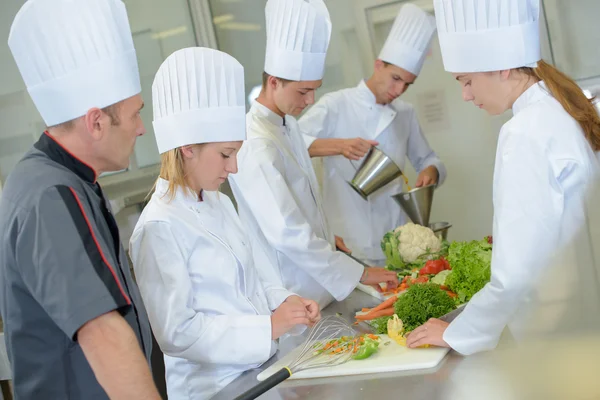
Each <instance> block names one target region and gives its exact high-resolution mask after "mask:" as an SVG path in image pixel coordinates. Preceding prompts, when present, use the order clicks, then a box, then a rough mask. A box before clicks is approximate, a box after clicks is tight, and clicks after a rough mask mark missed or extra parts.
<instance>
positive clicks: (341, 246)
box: [335, 236, 352, 254]
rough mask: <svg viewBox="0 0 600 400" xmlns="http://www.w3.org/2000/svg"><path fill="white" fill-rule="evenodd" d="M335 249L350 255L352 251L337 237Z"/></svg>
mask: <svg viewBox="0 0 600 400" xmlns="http://www.w3.org/2000/svg"><path fill="white" fill-rule="evenodd" d="M335 247H336V249H338V250H341V251H343V252H344V253H348V254H352V251H350V249H349V248H348V247H346V243H344V239H342V238H341V237H339V236H336V237H335Z"/></svg>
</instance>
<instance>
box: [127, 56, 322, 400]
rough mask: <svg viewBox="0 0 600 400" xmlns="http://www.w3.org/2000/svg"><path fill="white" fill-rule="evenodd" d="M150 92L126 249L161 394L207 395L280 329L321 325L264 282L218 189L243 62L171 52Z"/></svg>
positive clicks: (267, 349)
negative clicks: (159, 369) (146, 168)
mask: <svg viewBox="0 0 600 400" xmlns="http://www.w3.org/2000/svg"><path fill="white" fill-rule="evenodd" d="M152 94H153V106H154V130H155V135H156V142H157V144H158V149H159V151H160V153H161V171H160V178H159V179H158V181H157V183H156V190H155V193H154V194H153V195H152V198H151V200H150V202H149V204H148V206H147V207H146V208H145V209H144V212H143V213H142V215H141V217H140V220H139V222H138V223H137V225H136V227H135V231H134V233H133V235H132V237H131V245H130V249H131V257H132V260H133V264H134V268H135V273H136V277H137V281H138V283H139V286H140V290H141V293H142V297H143V299H144V303H145V304H146V306H147V309H148V315H149V317H150V323H151V326H152V329H153V332H154V334H155V336H156V339H157V342H158V343H159V345H160V347H161V350H162V351H163V353H164V354H165V367H166V379H167V391H168V394H169V397H170V398H174V399H206V398H210V397H212V396H213V395H214V394H215V393H216V392H218V391H219V390H221V389H222V388H223V387H224V386H225V385H227V384H228V383H229V382H231V381H232V380H233V379H235V378H236V377H237V376H239V375H240V374H241V373H242V372H244V371H245V370H248V369H250V368H255V367H257V366H259V365H261V364H262V363H263V362H265V361H267V360H268V359H269V358H270V357H271V356H272V355H273V354H274V353H275V351H276V349H277V339H278V338H280V337H281V336H282V335H284V334H286V333H287V332H289V331H291V330H292V329H293V328H295V327H296V328H300V329H301V327H302V326H304V325H310V324H312V323H314V322H315V321H317V320H318V319H319V317H320V314H319V308H318V305H317V304H316V303H315V302H313V301H309V300H305V299H302V298H300V297H298V296H296V295H294V294H293V293H290V292H288V291H287V290H285V289H283V288H279V287H275V286H273V285H268V284H264V283H263V282H261V280H260V279H259V276H258V273H257V271H256V270H255V266H254V263H253V258H252V251H251V249H250V247H249V241H248V238H247V237H246V234H245V232H244V230H243V229H242V226H241V223H240V221H239V219H238V216H237V214H236V212H235V209H234V207H233V205H232V203H231V201H230V199H229V198H228V197H227V196H226V195H224V194H222V193H218V192H217V190H218V188H219V185H221V184H222V183H223V182H224V181H225V180H226V179H227V177H228V176H229V174H234V173H236V171H237V161H236V155H237V152H238V150H239V149H240V147H241V145H242V140H244V139H245V108H244V99H245V95H244V81H243V68H242V66H241V65H240V64H239V63H238V62H237V61H236V60H235V59H234V58H233V57H231V56H229V55H227V54H225V53H222V52H219V51H216V50H212V49H205V48H188V49H183V50H179V51H177V52H175V53H173V54H172V55H171V56H169V57H168V58H167V59H166V60H165V62H164V63H163V65H162V66H161V67H160V69H159V71H158V73H157V75H156V78H155V80H154V84H153V86H152ZM273 310H274V311H273ZM272 311H273V312H272Z"/></svg>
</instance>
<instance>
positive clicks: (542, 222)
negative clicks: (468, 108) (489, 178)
mask: <svg viewBox="0 0 600 400" xmlns="http://www.w3.org/2000/svg"><path fill="white" fill-rule="evenodd" d="M503 134H504V133H501V135H503ZM515 136H516V135H515ZM511 141H512V143H511V145H510V147H508V146H507V147H505V148H504V149H505V151H504V153H503V154H498V157H501V160H500V162H499V163H498V164H497V165H498V167H497V171H496V176H495V177H494V229H493V238H494V244H493V251H492V276H491V281H490V282H489V283H488V284H487V285H486V286H485V287H484V288H483V289H481V290H480V291H479V292H478V293H477V294H476V295H475V296H473V298H472V299H471V300H470V301H469V303H468V304H467V305H466V307H465V309H464V311H463V312H462V313H461V314H460V315H459V316H458V317H457V318H456V319H455V320H454V321H452V323H451V324H450V326H449V327H448V328H447V329H446V332H445V333H444V340H445V341H446V342H447V343H448V344H449V345H450V346H451V347H452V348H453V349H455V350H456V351H458V352H459V353H462V354H466V355H468V354H472V353H476V352H480V351H486V350H491V349H493V348H495V347H496V345H497V344H498V341H499V339H500V335H501V334H502V331H503V330H504V328H505V326H506V325H507V324H508V323H509V322H511V321H512V319H513V316H514V315H515V313H516V312H517V310H518V309H519V308H520V307H523V306H524V303H523V302H524V301H525V299H526V298H527V297H528V295H529V294H530V293H531V292H532V290H533V289H534V285H535V283H536V282H537V280H538V279H539V277H540V275H541V273H542V272H543V271H544V269H545V268H548V266H549V265H550V259H551V256H552V254H553V252H554V251H555V250H556V248H557V246H558V241H559V235H560V232H559V231H560V227H561V221H562V218H563V210H564V209H563V207H564V195H565V194H564V191H563V189H562V187H561V186H560V183H559V182H558V180H557V178H555V177H557V176H558V175H557V174H555V171H554V170H553V168H552V165H551V164H550V160H549V159H548V157H547V155H546V154H545V151H544V149H543V148H541V146H540V145H539V144H538V143H532V142H531V140H530V139H526V135H519V136H518V137H517V138H516V139H512V140H511Z"/></svg>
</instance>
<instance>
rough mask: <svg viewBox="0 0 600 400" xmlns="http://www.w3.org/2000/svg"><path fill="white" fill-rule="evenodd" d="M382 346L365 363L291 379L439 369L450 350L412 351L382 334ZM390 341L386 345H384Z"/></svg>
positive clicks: (286, 360)
mask: <svg viewBox="0 0 600 400" xmlns="http://www.w3.org/2000/svg"><path fill="white" fill-rule="evenodd" d="M379 336H380V337H381V344H380V345H379V350H378V351H377V353H375V354H373V355H372V356H371V357H369V358H367V359H366V360H352V359H351V360H350V361H348V362H346V363H345V364H341V365H337V366H334V367H322V368H314V369H308V370H304V371H300V372H296V373H294V374H292V376H291V377H290V378H289V379H308V378H324V377H331V376H346V375H360V374H373V373H383V372H396V371H408V370H414V369H428V368H434V367H435V366H437V365H438V364H439V363H440V362H441V361H442V360H443V359H444V357H445V356H446V354H447V353H448V351H449V349H447V348H442V347H431V348H428V349H409V348H406V347H404V346H400V345H399V344H397V343H396V342H394V341H393V340H392V339H390V338H389V337H388V336H387V335H379ZM388 341H389V342H390V344H388V345H387V346H385V345H384V343H385V342H388ZM301 349H302V346H299V347H297V348H296V349H294V350H293V351H292V352H291V353H290V354H288V355H287V356H285V357H284V358H283V359H281V360H279V361H277V362H276V363H275V364H273V365H272V366H270V367H269V368H267V369H266V370H264V371H263V372H261V373H260V374H259V375H258V377H257V379H258V380H259V381H264V380H265V379H267V378H268V377H269V376H271V375H273V374H274V373H276V372H277V371H279V370H280V369H281V368H283V367H285V366H289V364H290V363H291V362H292V361H294V359H295V358H296V357H297V356H298V354H299V353H300V351H301Z"/></svg>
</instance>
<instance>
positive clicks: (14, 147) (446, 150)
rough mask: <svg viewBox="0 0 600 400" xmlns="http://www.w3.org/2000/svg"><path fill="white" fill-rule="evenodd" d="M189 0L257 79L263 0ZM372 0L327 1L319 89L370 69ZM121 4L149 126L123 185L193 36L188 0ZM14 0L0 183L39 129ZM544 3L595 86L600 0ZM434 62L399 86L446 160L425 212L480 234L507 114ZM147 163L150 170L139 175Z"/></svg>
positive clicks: (5, 54)
mask: <svg viewBox="0 0 600 400" xmlns="http://www.w3.org/2000/svg"><path fill="white" fill-rule="evenodd" d="M191 1H192V2H193V3H202V2H207V3H208V4H210V8H211V10H212V14H213V15H212V17H213V21H214V27H215V32H216V34H217V41H218V46H219V48H220V49H221V50H223V51H226V52H229V53H231V54H232V55H234V56H235V57H236V58H237V59H238V60H239V61H240V62H241V63H242V64H243V65H244V67H245V71H246V88H247V91H248V93H249V92H250V90H251V89H252V88H254V87H256V86H257V85H260V78H261V73H262V70H263V64H264V48H265V32H264V5H265V3H266V1H265V0H191ZM375 1H377V0H356V1H350V0H325V2H326V4H327V6H328V8H329V11H330V14H331V18H332V22H333V34H332V39H331V45H330V50H329V53H328V57H327V69H326V76H325V79H324V86H323V87H322V88H321V89H320V90H319V92H318V96H322V95H323V94H325V93H327V92H328V91H331V90H338V89H341V88H343V87H348V86H353V85H355V84H356V83H357V82H358V81H359V80H360V79H361V78H363V77H366V76H368V74H369V73H370V72H371V65H372V62H373V57H374V54H375V53H376V52H373V51H372V50H370V49H365V48H364V47H365V46H364V43H365V42H367V43H368V42H370V38H369V37H366V36H368V33H365V31H363V30H361V29H359V26H360V23H362V21H359V19H361V18H365V17H364V15H363V16H361V15H360V13H359V12H357V7H358V8H362V9H363V11H364V7H365V4H367V3H374V2H375ZM419 1H422V0H419ZM379 2H380V3H381V4H385V5H388V6H389V5H394V4H397V5H399V4H401V2H394V1H389V0H379ZM125 3H126V5H127V8H128V11H129V17H130V22H131V28H132V30H133V33H134V40H135V45H136V49H137V52H138V58H139V66H140V70H141V77H142V86H143V95H144V98H145V101H146V103H147V107H146V108H145V109H144V111H143V119H144V122H145V124H146V128H147V131H148V133H147V134H146V135H145V136H144V137H142V138H140V139H139V140H138V143H137V145H136V148H135V154H134V157H132V166H131V168H130V171H128V172H127V173H123V174H118V175H117V176H116V177H109V178H111V180H110V181H109V182H111V183H112V182H117V183H119V184H121V185H123V186H125V187H127V186H132V185H131V184H130V183H129V182H130V181H134V182H137V181H140V179H146V180H148V177H149V176H154V174H155V173H156V170H155V169H152V166H153V165H156V163H157V162H158V160H159V157H158V153H157V151H156V145H155V143H154V138H153V132H152V124H151V119H152V117H151V115H152V107H151V102H150V98H151V96H150V87H151V82H152V78H153V76H154V73H155V71H156V69H157V68H158V66H159V65H160V63H161V62H162V60H164V58H165V57H166V56H168V55H169V54H170V53H171V52H172V51H174V50H176V49H178V48H181V47H186V46H192V45H194V44H195V40H194V27H193V25H192V22H191V17H190V12H189V4H188V1H186V0H126V1H125ZM22 4H23V0H8V1H2V2H0V182H1V181H2V180H3V179H4V178H5V177H6V176H7V174H8V173H9V172H10V171H11V169H12V168H13V166H14V164H15V163H16V162H17V161H18V160H19V159H20V157H21V156H22V154H23V153H24V152H25V151H26V149H28V148H29V147H30V146H31V144H32V143H33V142H34V141H35V140H37V138H38V136H39V134H40V133H41V131H42V130H43V129H44V124H43V122H42V121H41V118H40V117H39V115H38V113H37V111H36V110H35V107H34V106H33V104H32V102H31V100H30V98H29V96H28V95H27V93H26V91H25V90H24V84H23V82H22V80H21V77H20V75H19V74H18V71H17V69H16V66H15V65H14V61H13V59H12V56H11V54H10V52H9V49H8V46H7V43H6V40H7V38H8V32H9V28H10V24H11V23H12V20H13V18H14V15H15V14H16V12H17V10H18V9H19V7H20V6H21V5H22ZM544 5H545V16H546V20H547V24H548V34H549V37H550V42H551V43H552V47H551V48H548V49H547V51H546V54H548V55H549V57H550V59H551V60H554V61H555V63H556V64H557V65H558V66H559V67H560V68H562V69H563V70H565V72H567V73H568V74H570V75H572V76H574V77H576V78H577V79H579V82H580V83H581V84H582V85H584V86H585V87H591V88H592V89H594V88H598V87H600V85H599V83H600V79H599V78H598V77H599V76H600V30H598V29H595V28H594V27H595V26H596V25H597V22H596V19H597V16H598V15H600V1H597V0H572V1H568V0H544ZM363 14H364V12H363ZM392 15H395V14H392ZM388 19H389V18H388ZM208 21H210V19H208ZM386 29H387V30H389V24H388V25H386V24H385V23H383V24H381V25H380V26H379V27H378V28H377V30H376V31H375V32H376V33H375V34H376V36H378V37H379V38H378V39H377V40H378V41H379V42H381V41H382V40H383V38H384V37H385V35H386V33H387V30H386ZM435 46H436V45H435V44H434V48H435ZM377 50H378V49H377ZM440 71H441V59H440V58H439V54H438V53H436V51H433V52H432V54H431V56H430V60H428V62H427V64H426V66H425V69H424V72H423V74H422V76H421V78H420V79H419V80H418V81H417V84H416V85H415V86H414V87H413V88H411V90H410V91H409V92H407V93H406V94H405V95H404V99H405V100H407V101H410V102H412V103H413V104H415V106H416V107H417V109H418V112H419V117H420V119H421V122H422V124H423V125H424V129H425V133H426V136H427V138H428V140H430V142H431V143H432V145H433V146H434V147H435V149H436V151H438V153H439V154H440V156H441V157H442V158H443V159H444V161H446V163H447V165H448V167H449V180H448V182H447V184H446V185H445V186H444V187H442V188H440V190H439V192H438V193H437V194H436V199H435V205H434V210H433V216H432V218H433V219H434V220H446V221H450V222H452V223H454V225H455V226H454V228H452V230H451V236H452V237H453V238H456V239H465V238H472V237H478V236H481V235H483V234H487V233H489V232H490V230H491V220H492V211H493V210H492V207H491V175H492V170H493V162H494V156H495V143H496V140H497V133H498V131H499V128H500V126H501V125H502V123H503V122H504V121H506V119H507V118H509V117H510V114H506V115H504V116H500V117H495V118H491V117H488V116H487V115H485V113H483V112H481V111H480V110H476V109H473V107H471V106H470V105H468V104H465V103H463V102H462V100H461V98H460V92H459V88H458V86H457V85H455V84H454V82H451V79H450V78H449V76H448V75H447V74H445V73H443V71H442V73H440ZM436 96H442V97H441V98H442V100H441V101H439V98H438V99H437V100H436ZM432 105H433V106H440V107H442V110H443V112H444V114H443V115H440V117H441V122H439V121H438V122H435V121H434V119H435V118H434V119H432V116H431V114H430V113H431V111H427V110H431V109H432V108H431V107H432ZM428 113H429V114H428ZM436 124H437V125H436ZM444 124H445V125H444ZM318 166H319V164H318V163H317V167H318ZM146 169H148V170H149V172H148V174H146V175H144V173H143V171H145V170H146ZM135 171H138V172H137V173H134V172H135ZM139 171H142V172H139ZM410 174H412V175H410ZM409 176H411V178H413V179H414V172H409ZM140 177H142V178H140ZM140 186H144V187H147V186H148V185H147V184H146V183H144V184H143V185H140ZM0 190H1V188H0ZM118 191H119V190H117V191H115V192H118ZM125 208H127V207H125ZM136 212H137V209H136V208H130V209H128V210H125V211H122V213H123V214H122V215H119V218H120V221H119V222H120V225H122V226H124V227H125V226H127V227H126V228H124V229H123V230H124V231H125V232H127V231H129V230H130V228H131V227H130V224H131V221H135V219H136ZM124 236H127V235H124Z"/></svg>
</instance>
